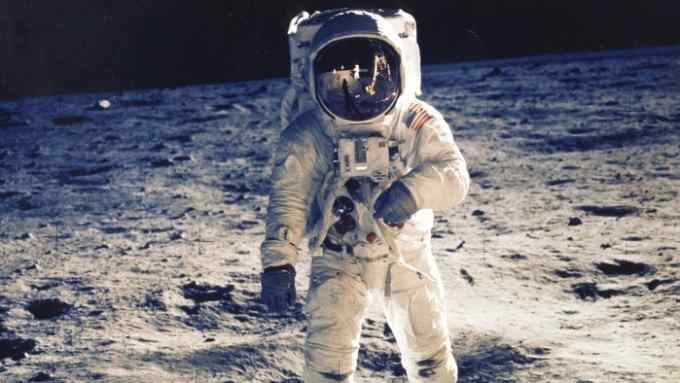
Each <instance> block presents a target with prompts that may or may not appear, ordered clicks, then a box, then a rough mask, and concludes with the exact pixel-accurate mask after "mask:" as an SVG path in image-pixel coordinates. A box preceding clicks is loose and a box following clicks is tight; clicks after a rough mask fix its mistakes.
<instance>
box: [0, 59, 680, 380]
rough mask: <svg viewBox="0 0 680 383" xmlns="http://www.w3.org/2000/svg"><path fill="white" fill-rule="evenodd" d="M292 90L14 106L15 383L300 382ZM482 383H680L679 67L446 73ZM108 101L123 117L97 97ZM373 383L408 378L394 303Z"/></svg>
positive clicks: (2, 192)
mask: <svg viewBox="0 0 680 383" xmlns="http://www.w3.org/2000/svg"><path fill="white" fill-rule="evenodd" d="M286 84H287V82H286V81H285V80H283V79H275V80H269V81H257V82H242V83H230V84H218V85H205V86H192V87H186V88H176V89H153V90H141V91H126V92H119V93H99V94H77V95H66V96H54V97H47V98H27V99H20V100H14V101H5V102H0V382H3V383H5V382H225V383H226V382H239V383H240V382H287V383H293V382H301V378H300V375H301V372H302V366H303V354H302V344H303V339H304V331H305V321H304V319H305V315H304V313H303V311H302V301H303V298H304V296H305V293H306V290H307V284H308V270H309V268H308V263H309V257H308V256H307V255H306V254H303V256H302V260H301V263H300V264H299V265H298V270H299V272H298V280H297V283H298V290H299V292H300V297H299V298H298V302H299V303H298V304H297V305H296V306H295V308H294V310H292V311H291V312H289V313H286V314H281V315H274V314H268V313H266V312H265V310H264V309H263V306H261V305H260V303H259V298H258V294H259V272H260V264H259V251H258V247H259V243H260V241H261V240H262V239H263V233H264V218H265V214H266V206H267V194H268V191H269V176H270V174H271V173H270V159H271V157H272V154H273V151H274V147H275V144H276V141H277V139H278V135H279V132H280V127H279V125H278V123H279V119H278V113H279V108H278V106H279V102H280V99H281V97H282V94H283V92H284V91H285V89H286V86H287V85H286ZM424 92H425V95H424V99H425V100H426V101H428V102H430V103H432V104H433V105H434V106H436V107H437V108H438V109H439V110H440V111H441V112H442V113H443V115H444V116H445V118H446V119H447V120H448V121H449V123H450V125H451V127H452V130H453V132H454V136H455V137H456V140H457V143H458V145H459V146H460V148H461V149H462V152H463V154H464V156H465V157H466V159H467V161H468V165H469V169H470V172H471V175H472V180H473V185H472V187H471V190H470V194H469V196H468V198H467V199H466V200H465V202H464V203H463V204H461V205H460V206H458V207H456V208H454V209H451V210H448V211H443V212H438V214H437V216H436V223H435V228H434V232H433V237H434V238H433V247H434V254H435V257H436V259H437V262H438V265H439V267H440V269H441V273H442V275H443V278H444V281H445V286H446V293H447V305H448V306H447V310H448V313H449V329H450V332H451V338H452V342H453V344H454V352H455V356H456V359H457V361H458V363H459V368H460V381H461V382H463V383H472V382H498V383H500V382H574V383H576V382H577V383H594V382H603V383H610V382H636V383H638V382H657V383H676V382H678V381H680V275H679V273H680V200H679V198H678V193H679V192H680V49H676V48H675V49H656V50H647V51H631V52H619V53H617V54H605V55H581V56H556V57H549V58H528V59H523V60H508V61H500V62H499V61H496V62H482V63H473V64H459V65H449V66H438V67H430V68H428V69H427V70H426V75H425V78H424ZM100 100H107V101H109V102H110V106H109V107H108V108H107V107H105V106H107V105H106V104H105V103H102V104H101V105H104V107H103V106H101V105H100V103H99V101H100ZM362 337H363V342H362V347H361V350H360V353H359V370H358V381H362V382H405V381H406V379H405V376H404V370H403V369H402V367H401V366H400V364H399V356H398V352H397V348H396V344H395V341H394V338H393V337H392V336H391V332H390V329H389V328H388V327H387V326H386V325H385V321H384V318H383V317H382V315H381V313H380V310H379V309H378V308H376V309H374V310H372V311H371V313H370V315H369V318H368V319H367V321H366V323H365V326H364V329H363V335H362Z"/></svg>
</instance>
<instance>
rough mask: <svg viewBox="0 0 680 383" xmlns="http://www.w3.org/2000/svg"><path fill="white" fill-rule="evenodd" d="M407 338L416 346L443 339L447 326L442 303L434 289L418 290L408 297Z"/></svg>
mask: <svg viewBox="0 0 680 383" xmlns="http://www.w3.org/2000/svg"><path fill="white" fill-rule="evenodd" d="M408 316H409V322H410V326H409V329H408V330H410V331H408V332H409V334H408V335H409V337H412V338H413V340H414V341H415V342H416V343H418V344H427V343H429V342H430V341H431V340H433V339H436V338H445V337H446V333H447V332H448V331H447V327H446V326H447V324H446V319H445V315H444V312H443V307H442V302H441V299H440V297H439V295H438V294H437V292H436V290H435V289H434V288H420V289H418V290H416V291H415V293H414V294H413V295H412V296H411V297H410V300H409V305H408Z"/></svg>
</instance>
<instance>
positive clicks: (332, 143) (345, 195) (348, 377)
mask: <svg viewBox="0 0 680 383" xmlns="http://www.w3.org/2000/svg"><path fill="white" fill-rule="evenodd" d="M409 18H410V16H409V15H407V14H405V13H403V12H401V13H399V12H391V13H389V12H388V13H386V14H385V13H383V14H376V13H372V12H366V11H358V10H344V11H337V12H332V11H329V12H326V13H321V14H315V15H312V16H311V17H309V18H307V19H302V20H300V21H299V25H295V27H296V28H300V29H302V30H303V29H304V28H305V27H306V26H307V27H309V29H312V28H311V26H312V25H314V26H319V28H318V31H317V30H316V29H315V30H314V33H313V34H312V35H313V38H311V39H310V40H309V41H307V43H308V44H309V45H308V46H309V51H308V52H306V53H308V55H309V56H308V59H307V60H304V62H307V63H308V65H311V67H310V68H308V69H307V70H306V72H304V73H307V75H306V77H305V91H309V93H310V94H311V99H313V100H314V101H315V102H316V104H315V105H316V107H314V108H312V109H311V110H309V111H307V112H306V113H302V114H301V115H300V116H299V117H298V118H296V119H295V120H294V121H293V122H292V123H291V124H290V125H289V126H288V127H287V128H286V129H285V130H284V131H283V132H282V134H281V140H280V143H279V147H278V148H277V153H276V156H275V163H274V168H273V171H272V189H271V194H270V198H269V209H268V218H267V230H266V238H265V240H264V242H263V243H262V246H261V254H262V264H263V268H264V272H263V273H262V300H263V302H264V303H265V304H266V305H267V307H268V308H269V309H270V310H275V311H279V310H285V309H286V308H287V307H288V306H289V305H290V304H291V303H293V302H294V301H295V298H296V296H295V294H296V293H295V263H296V262H297V257H298V253H299V251H300V247H301V244H302V239H303V236H304V235H307V236H309V238H310V243H309V244H310V252H311V254H312V255H313V258H312V269H311V279H310V285H309V294H308V296H307V302H306V305H305V310H306V312H307V315H308V320H309V323H308V327H307V338H306V342H305V373H304V379H305V381H306V382H350V381H352V376H353V373H354V370H355V369H356V363H357V355H358V350H359V337H360V333H361V325H362V322H363V318H364V313H365V311H366V309H367V307H368V305H369V304H371V302H373V301H375V300H377V301H382V303H383V304H384V308H385V313H386V316H387V321H388V322H389V325H390V327H391V328H392V331H393V332H394V335H395V338H396V339H397V343H398V345H399V347H400V350H401V352H402V363H403V364H404V367H405V368H406V370H407V373H408V376H409V379H410V381H414V382H454V381H455V380H456V375H457V373H456V364H455V361H454V359H453V356H452V354H451V346H450V341H449V338H448V328H447V321H446V315H445V312H446V310H445V309H444V307H443V292H442V284H441V279H440V277H439V273H438V270H437V266H436V264H435V261H434V258H433V256H432V251H431V229H432V225H433V210H434V209H437V210H441V209H446V208H449V207H452V206H454V205H456V204H457V203H459V202H460V201H461V200H462V199H463V198H464V197H465V195H466V193H467V189H468V185H469V176H468V173H467V169H466V164H465V160H464V159H463V157H462V156H461V153H460V151H459V150H458V147H457V146H456V144H455V142H454V140H453V137H452V135H451V131H450V128H449V126H448V125H447V123H446V122H445V121H444V119H443V118H442V116H441V115H440V114H439V113H438V112H437V111H436V110H434V108H432V107H431V106H429V105H427V104H426V103H424V102H422V101H420V100H418V99H416V97H415V96H416V89H418V88H419V81H420V73H419V70H420V68H419V64H418V65H414V64H413V63H414V62H415V63H419V61H417V60H412V58H411V57H409V55H412V54H416V53H414V52H413V51H409V50H408V47H407V46H406V43H405V39H406V38H407V37H412V38H415V36H412V34H414V33H415V24H413V22H412V21H410V20H412V19H409ZM319 20H321V21H319ZM395 20H396V22H394V21H395ZM403 20H405V21H404V22H402V21H403ZM315 23H316V24H315ZM400 23H401V24H400ZM395 25H402V26H403V28H404V30H395ZM407 32H408V33H407ZM409 34H411V35H409ZM402 36H403V37H402ZM410 43H411V44H413V43H414V42H413V40H411V41H410ZM300 46H306V45H303V44H301V45H300ZM408 52H410V53H408ZM345 68H348V69H345ZM349 68H353V69H349ZM364 68H365V69H364ZM369 68H370V69H371V70H370V72H369V70H368V69H369ZM367 72H368V73H367ZM285 102H290V100H285Z"/></svg>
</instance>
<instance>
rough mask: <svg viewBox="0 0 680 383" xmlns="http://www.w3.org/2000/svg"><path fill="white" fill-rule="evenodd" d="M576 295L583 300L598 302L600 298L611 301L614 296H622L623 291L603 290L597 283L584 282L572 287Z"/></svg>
mask: <svg viewBox="0 0 680 383" xmlns="http://www.w3.org/2000/svg"><path fill="white" fill-rule="evenodd" d="M572 288H573V291H574V293H575V294H576V295H577V296H578V297H579V298H580V299H582V300H584V301H587V300H592V301H596V300H597V299H598V298H604V299H609V298H611V297H613V296H617V295H622V294H624V291H623V290H621V289H601V288H599V287H598V286H597V283H596V282H583V283H577V284H574V285H572Z"/></svg>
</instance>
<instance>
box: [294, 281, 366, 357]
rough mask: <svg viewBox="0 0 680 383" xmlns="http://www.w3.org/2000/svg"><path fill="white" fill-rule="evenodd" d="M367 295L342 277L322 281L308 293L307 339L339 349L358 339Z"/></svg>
mask: <svg viewBox="0 0 680 383" xmlns="http://www.w3.org/2000/svg"><path fill="white" fill-rule="evenodd" d="M365 302H366V295H365V293H363V292H361V291H359V290H358V289H356V287H354V286H352V284H351V282H350V281H347V280H344V279H343V278H330V279H325V280H323V281H320V282H319V283H318V285H316V286H313V288H312V289H310V291H309V295H308V297H307V302H306V304H305V312H306V313H307V318H308V320H309V328H308V338H310V339H309V340H311V341H313V342H315V343H327V342H332V343H335V344H337V345H338V346H346V345H349V344H354V343H356V342H357V340H358V336H359V332H360V325H361V319H362V318H363V312H364V310H365V306H366V303H365Z"/></svg>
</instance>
